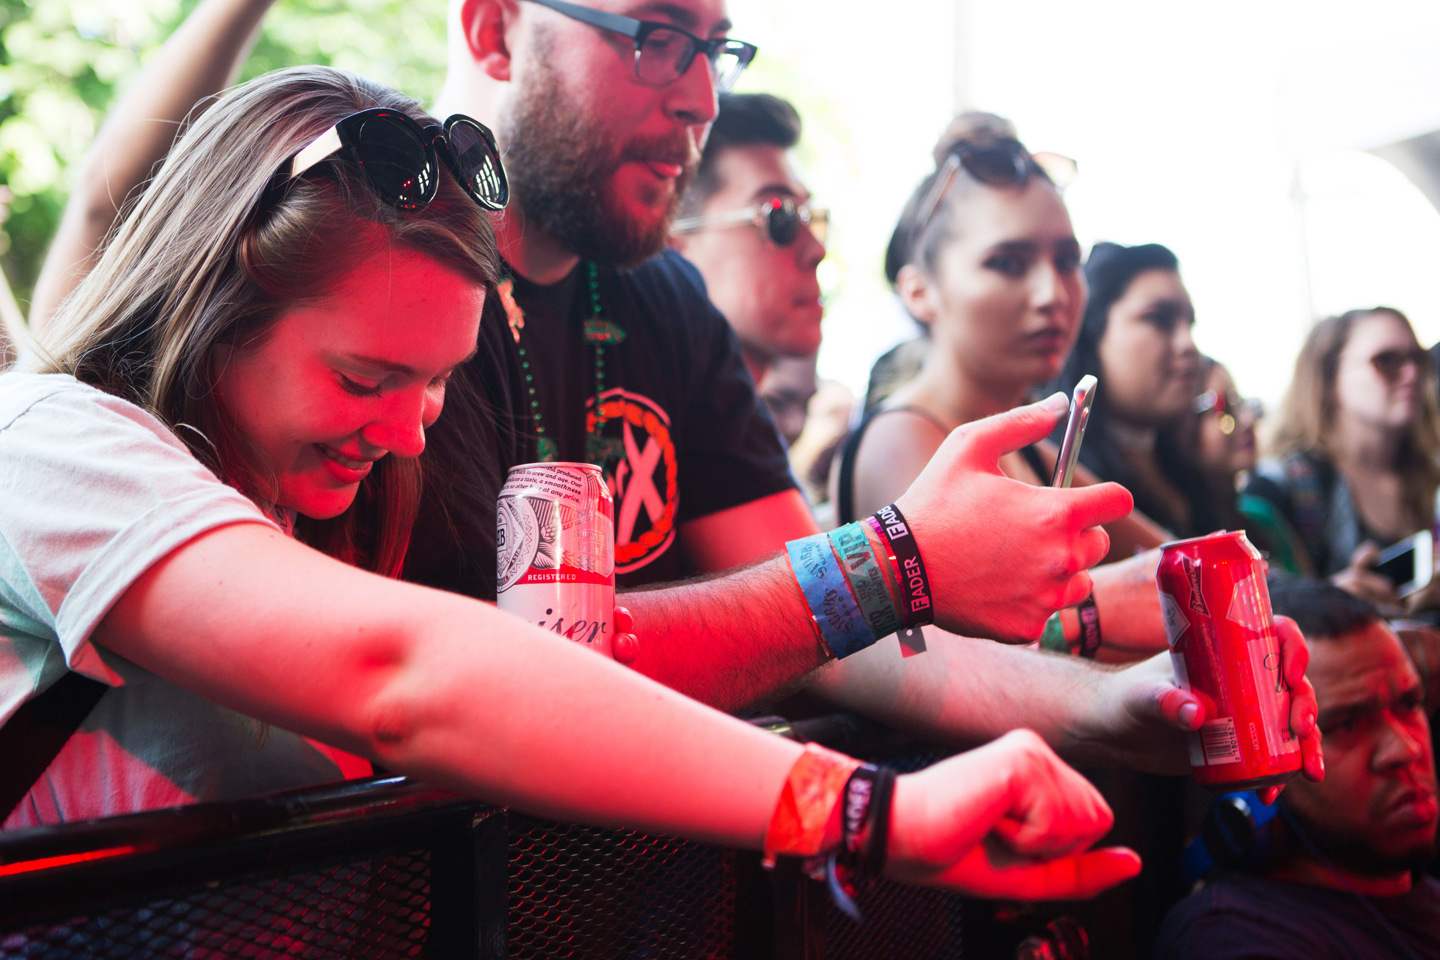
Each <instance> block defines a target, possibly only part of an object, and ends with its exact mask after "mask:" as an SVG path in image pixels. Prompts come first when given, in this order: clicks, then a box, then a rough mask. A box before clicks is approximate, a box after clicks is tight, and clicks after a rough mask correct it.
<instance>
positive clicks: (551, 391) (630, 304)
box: [406, 251, 795, 599]
mask: <svg viewBox="0 0 1440 960" xmlns="http://www.w3.org/2000/svg"><path fill="white" fill-rule="evenodd" d="M491 299H492V300H496V301H498V300H500V299H501V298H499V297H492V298H491ZM514 299H515V303H516V305H517V306H518V307H519V308H520V310H521V312H522V313H523V315H524V326H523V328H522V330H521V334H520V342H521V344H523V346H524V348H525V357H526V360H527V361H528V363H529V367H528V368H524V369H522V368H521V367H520V362H521V361H520V359H519V357H518V351H517V348H516V344H515V342H514V340H513V338H511V337H510V335H509V325H508V324H507V323H506V322H505V320H504V319H503V310H501V309H498V306H497V310H496V311H495V312H496V313H497V314H500V315H501V317H502V318H501V319H498V320H496V323H495V324H492V323H491V321H492V316H491V311H490V309H489V306H488V305H487V310H486V314H487V316H486V319H485V324H487V325H490V326H491V327H494V326H499V327H501V328H503V333H504V334H505V335H504V337H501V338H500V339H501V340H505V341H508V343H502V344H496V345H494V347H495V351H496V352H492V351H487V350H486V349H485V347H484V346H482V349H481V351H480V352H479V353H477V354H476V357H475V360H474V361H472V363H471V364H470V366H471V367H472V368H475V369H472V370H471V371H470V373H471V374H472V376H471V378H470V379H472V380H477V381H479V382H480V383H481V384H482V385H484V386H487V387H488V390H486V391H485V396H486V398H487V401H488V403H489V405H490V407H491V408H492V409H491V411H490V415H491V418H492V419H496V420H498V419H499V418H500V416H501V415H502V413H504V412H506V411H508V412H509V414H510V416H511V417H512V418H514V419H513V421H512V422H514V423H515V424H516V425H517V428H516V429H515V430H513V431H508V432H509V433H514V434H520V435H521V436H518V437H516V436H508V437H507V436H506V433H507V431H506V430H505V429H504V428H503V427H502V428H499V429H496V428H493V427H492V428H488V429H487V428H482V429H481V432H482V433H495V434H498V436H497V441H498V443H499V446H498V449H499V452H500V455H501V462H500V464H499V470H498V472H491V473H486V472H485V471H483V470H477V471H475V473H474V475H475V476H476V477H478V478H479V480H480V482H479V483H476V484H471V485H468V486H469V487H473V488H474V489H469V488H467V489H464V490H457V489H454V488H453V487H451V488H447V489H444V490H442V491H440V496H443V497H446V498H455V497H456V496H457V495H458V496H460V497H463V498H464V499H465V500H467V501H472V500H475V499H476V498H477V497H485V496H488V498H489V502H488V505H482V504H478V503H477V504H475V505H474V506H475V509H461V510H458V511H457V510H456V509H451V510H450V511H449V513H450V514H451V516H452V517H453V516H455V515H456V514H457V513H463V514H466V515H468V516H470V517H471V518H472V519H471V520H470V521H469V522H468V523H465V524H463V525H457V524H455V523H453V522H451V523H449V524H448V527H449V529H450V530H452V531H453V530H455V528H456V527H457V526H463V527H464V529H462V530H459V531H458V533H457V535H453V536H443V535H441V536H437V535H436V533H437V529H438V531H439V532H440V533H442V534H443V533H445V532H446V530H445V527H446V525H440V524H437V520H438V519H440V518H442V517H443V514H444V511H442V510H441V509H440V508H439V505H437V504H434V503H429V504H428V505H427V508H426V509H423V510H422V527H423V529H424V530H425V531H426V533H427V544H426V546H425V547H423V548H422V550H423V553H424V554H425V555H426V556H425V557H424V558H423V559H422V558H413V557H412V560H411V561H410V562H407V565H406V571H407V575H409V574H411V573H412V572H413V573H414V574H415V575H416V577H417V578H418V579H420V580H421V582H424V583H429V584H431V585H432V586H438V587H442V588H444V589H449V590H456V591H458V592H461V593H469V594H471V595H473V596H478V597H481V598H482V599H492V598H493V597H494V589H495V574H494V565H495V531H494V518H495V506H494V500H495V497H496V496H497V495H498V494H499V483H500V482H503V477H504V474H505V471H506V470H507V469H508V468H509V467H510V466H513V465H514V464H515V463H521V462H527V460H534V459H536V454H535V450H536V438H537V433H536V430H535V425H534V420H533V419H532V418H531V416H530V410H531V399H532V398H531V396H530V393H529V389H530V388H531V387H533V388H534V399H535V400H536V401H537V402H538V404H539V411H540V421H541V423H542V424H543V425H544V432H545V436H546V437H547V438H548V439H550V440H552V441H553V442H554V443H555V445H556V448H557V451H556V452H557V456H558V459H560V460H580V461H586V460H589V459H590V457H589V454H588V447H589V445H588V444H587V436H588V434H587V429H586V428H587V420H588V418H589V417H590V416H591V415H592V413H593V411H594V409H595V403H594V400H595V396H594V394H595V384H596V378H595V366H594V364H595V350H594V346H593V344H592V343H591V342H589V341H587V339H586V334H585V323H586V321H587V320H589V319H590V318H591V316H592V307H591V299H590V292H589V281H588V276H587V271H586V268H585V266H584V265H583V264H582V265H579V266H577V267H576V268H575V270H574V271H572V272H571V273H570V275H569V276H567V277H566V278H565V279H564V280H562V281H560V282H559V283H557V284H553V285H550V286H541V285H539V284H534V283H530V282H529V281H527V280H525V279H524V278H522V277H518V276H517V277H516V278H515V281H514ZM600 302H601V310H602V315H603V317H604V318H605V319H606V320H608V321H610V322H611V323H613V324H614V325H616V326H618V327H619V328H620V329H621V330H623V331H624V339H623V340H620V341H618V342H611V343H608V344H607V345H606V347H605V351H604V355H605V377H604V379H605V392H604V394H603V395H602V396H601V397H600V403H599V417H598V420H599V424H600V429H599V434H598V436H599V441H600V442H599V451H600V453H601V466H602V467H603V468H604V471H605V477H606V480H607V482H608V483H609V485H610V491H611V493H612V494H613V495H614V497H615V520H616V571H617V574H618V577H617V581H618V583H619V584H620V585H621V586H636V585H639V584H644V583H657V582H665V581H669V580H675V579H678V578H679V577H681V576H683V575H684V574H685V573H686V572H688V570H687V568H686V567H685V565H684V562H683V560H682V558H681V557H680V553H679V551H678V550H677V549H676V544H675V538H676V533H677V531H678V529H679V527H680V525H681V524H683V523H685V522H686V521H687V520H692V519H695V518H698V517H704V516H707V515H709V514H712V513H716V512H719V511H721V510H725V509H728V508H730V507H734V506H739V505H741V504H745V503H749V502H751V501H753V500H758V499H760V498H761V497H765V496H769V495H771V494H774V493H779V492H781V491H784V490H790V489H794V487H795V481H794V479H793V478H792V477H791V475H790V468H789V464H788V462H787V461H786V458H785V451H784V447H783V445H782V443H781V441H780V437H779V435H778V434H777V432H776V430H775V426H774V424H773V423H772V422H771V420H770V416H769V414H768V413H767V412H766V410H765V408H764V405H763V404H762V403H761V402H760V400H759V398H758V397H757V395H756V393H755V384H754V381H752V380H751V378H750V373H749V371H748V370H747V369H746V367H745V363H744V360H743V358H742V357H741V354H740V346H739V343H738V341H737V340H736V339H735V335H734V332H733V331H732V330H731V329H730V326H729V324H727V323H726V322H725V318H724V317H722V316H721V315H720V313H719V311H717V310H716V309H715V307H714V306H713V305H711V303H710V301H709V299H708V298H707V297H706V295H705V288H704V284H703V282H702V281H701V279H700V274H699V271H697V270H696V269H695V267H694V266H692V265H691V264H690V263H689V262H688V261H686V260H685V259H684V258H682V257H681V256H680V255H679V254H676V253H674V252H673V251H666V252H665V253H663V254H661V255H660V256H657V257H654V258H652V259H651V260H649V261H647V262H646V263H644V264H642V265H641V266H639V267H637V268H635V269H634V270H630V271H627V272H624V273H616V272H613V271H606V270H602V271H601V273H600ZM488 332H489V333H491V334H494V333H495V330H494V329H490V330H489V331H488ZM484 339H485V338H484V337H483V336H482V341H483V340H484ZM497 358H498V359H499V361H500V363H499V366H500V367H501V369H500V370H499V371H495V370H492V367H494V366H496V363H497ZM527 375H528V376H530V377H532V378H533V379H531V380H529V381H526V380H525V376H527ZM450 406H451V398H447V400H446V410H445V414H444V415H443V416H442V417H441V418H440V421H441V423H442V424H443V423H444V422H445V421H446V420H447V418H448V417H449V416H450V412H451V411H450ZM502 408H503V409H502ZM465 419H466V420H467V421H473V420H477V419H485V417H483V416H481V417H476V416H468V417H466V418H465ZM439 426H440V424H437V427H439ZM449 426H450V427H451V429H447V430H446V431H445V433H444V436H445V438H446V440H447V441H450V440H453V438H454V434H455V432H456V431H455V430H454V429H453V424H452V425H449ZM432 434H435V435H436V438H437V439H438V437H439V434H438V433H436V432H435V431H432ZM483 445H484V441H482V442H481V443H480V444H478V445H477V444H476V443H473V442H472V443H469V444H467V445H466V447H467V452H466V453H465V454H464V455H462V456H461V457H459V458H458V459H459V460H460V461H461V462H462V463H463V462H467V461H470V460H473V459H475V458H476V457H477V456H480V455H482V453H483V451H482V450H480V449H479V448H480V447H483ZM446 446H447V447H452V446H455V444H453V443H451V442H447V443H446ZM433 449H434V440H432V450H433ZM521 450H524V451H526V452H525V454H524V456H525V457H526V458H527V459H526V460H520V459H513V457H515V456H517V455H519V453H518V451H521ZM437 452H438V451H437ZM507 456H508V457H511V458H512V459H505V458H506V457H507ZM442 459H445V460H447V461H455V460H456V459H457V457H455V456H454V454H453V453H450V452H449V451H445V452H443V456H442ZM453 472H454V471H453V470H447V471H446V473H447V475H450V474H453ZM481 474H483V476H481ZM495 476H498V477H499V478H501V479H500V481H498V482H497V481H496V480H495V479H494V477H495ZM487 486H488V489H485V488H486V487H487ZM427 489H428V490H430V491H431V493H427V497H426V500H427V501H430V500H432V498H433V491H434V488H433V487H429V488H427ZM487 522H488V524H489V526H488V528H487V529H481V528H482V527H483V526H484V524H485V523H487ZM737 535H743V531H738V532H737ZM417 546H418V545H417ZM437 546H438V547H439V548H440V549H439V551H438V553H437V550H436V549H435V548H436V547H437ZM415 549H416V546H412V554H414V553H415Z"/></svg>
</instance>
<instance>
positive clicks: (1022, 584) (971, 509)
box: [624, 403, 1130, 709]
mask: <svg viewBox="0 0 1440 960" xmlns="http://www.w3.org/2000/svg"><path fill="white" fill-rule="evenodd" d="M1063 409H1064V407H1063V403H1062V404H1052V405H1049V406H1047V405H1046V404H1032V405H1030V406H1027V407H1020V408H1017V409H1016V410H1012V411H1009V412H1007V413H1004V414H1001V415H999V416H996V417H990V418H988V419H986V420H980V421H976V422H975V423H973V424H967V425H966V426H964V427H961V428H960V429H958V430H956V431H955V432H954V433H953V434H952V435H951V437H950V438H949V439H948V440H946V442H945V444H944V445H943V446H942V447H941V449H940V451H939V452H938V453H937V454H936V456H935V457H934V458H933V459H932V460H931V463H930V465H929V466H928V467H927V468H926V470H925V472H924V473H923V474H922V475H921V476H920V478H919V479H918V480H917V481H916V482H915V484H914V485H912V486H911V488H910V489H909V490H908V491H907V492H906V493H905V494H904V495H903V496H902V497H901V498H900V500H899V501H898V502H899V505H900V508H901V510H902V512H903V513H904V515H905V517H906V518H907V520H908V521H909V524H910V528H911V529H912V530H913V531H914V535H915V539H916V541H917V543H919V545H920V547H921V551H922V553H923V554H924V556H925V563H926V566H927V568H928V570H929V574H930V580H931V586H932V592H933V599H934V609H935V618H936V622H937V623H939V624H941V625H942V626H944V627H946V628H947V629H951V630H955V631H957V632H963V633H967V634H971V635H977V636H987V637H995V638H999V639H1002V640H1009V641H1016V640H1030V639H1033V638H1035V637H1037V636H1039V635H1040V631H1041V629H1042V628H1043V627H1044V624H1045V620H1046V618H1047V617H1048V616H1049V615H1050V613H1051V612H1053V611H1054V610H1056V609H1057V608H1059V607H1062V606H1067V605H1069V604H1073V603H1077V602H1078V601H1079V600H1080V599H1082V598H1083V597H1084V596H1085V595H1086V594H1088V593H1089V592H1090V578H1089V575H1088V574H1087V573H1086V570H1087V569H1088V568H1089V567H1090V566H1092V565H1093V564H1095V563H1096V562H1097V561H1098V560H1099V559H1100V558H1101V557H1103V556H1104V554H1105V550H1106V547H1107V542H1106V539H1105V533H1104V531H1103V530H1102V529H1100V527H1099V525H1100V524H1103V523H1106V522H1108V521H1110V520H1112V519H1114V518H1116V517H1120V516H1124V515H1125V514H1126V513H1128V512H1129V510H1130V496H1129V494H1128V493H1126V492H1125V491H1124V489H1123V488H1121V487H1118V486H1116V485H1115V484H1102V485H1100V486H1095V487H1087V488H1085V489H1083V490H1081V489H1076V490H1052V489H1049V488H1044V487H1033V486H1030V485H1029V484H1025V483H1020V482H1018V481H1015V480H1011V479H1009V478H1008V477H1006V476H1005V475H1004V474H1002V473H1001V472H1000V470H999V467H998V465H997V464H998V461H999V458H1000V456H1001V455H1002V454H1004V453H1005V452H1007V451H1009V450H1012V449H1015V448H1016V447H1020V446H1023V445H1025V444H1026V443H1030V442H1032V441H1034V440H1035V439H1037V438H1038V437H1042V436H1044V435H1045V434H1046V433H1047V432H1048V431H1049V430H1050V429H1051V428H1053V426H1054V424H1055V421H1056V419H1057V418H1058V416H1059V414H1060V413H1061V412H1063ZM741 534H750V535H753V536H755V537H756V538H765V537H769V536H773V533H772V531H770V530H768V529H761V530H757V531H750V530H738V531H732V536H735V535H741ZM782 542H783V541H782ZM772 544H773V545H772V549H773V548H775V547H779V546H781V543H773V541H772ZM624 603H625V606H627V607H628V608H629V609H630V610H631V612H632V613H633V614H634V617H635V626H636V632H637V634H638V635H639V637H640V643H639V652H638V656H636V657H635V659H634V661H633V664H632V665H633V666H634V667H635V668H636V669H637V670H639V671H641V672H642V673H645V674H647V675H648V676H651V677H654V678H655V679H657V680H659V681H661V682H662V683H664V684H666V685H667V686H670V687H673V688H675V689H678V690H680V691H681V692H683V693H686V694H688V695H690V696H693V697H695V698H697V699H699V700H703V701H704V702H706V703H710V704H713V705H715V706H720V707H722V708H730V709H733V708H736V707H740V706H743V705H745V704H748V703H751V702H754V701H755V700H758V699H761V698H763V697H767V696H772V695H774V694H775V693H776V692H778V691H781V690H783V689H785V688H786V687H787V686H788V685H790V684H793V683H795V682H796V681H798V680H800V679H801V678H802V677H803V676H804V675H805V674H807V673H808V672H810V671H812V670H813V669H815V668H816V667H818V666H819V665H820V664H822V663H823V662H824V661H825V659H826V656H825V654H824V652H823V651H822V649H821V648H820V645H819V643H818V642H817V641H816V639H815V635H814V632H813V628H812V626H811V618H810V610H809V608H808V607H807V606H806V604H805V602H804V600H803V598H802V596H801V593H800V588H799V587H798V586H797V584H796V581H795V577H794V574H793V573H792V572H791V569H790V564H789V561H788V560H787V559H785V558H784V555H783V554H781V555H779V556H775V555H772V556H771V558H770V559H767V560H763V561H760V562H759V563H757V564H754V565H752V566H750V567H748V568H745V569H742V570H739V571H735V572H732V573H729V574H725V575H721V576H718V577H715V578H712V579H710V580H706V581H701V582H698V583H688V584H680V585H673V586H668V587H664V588H660V589H654V590H641V591H634V592H629V593H626V594H625V595H624Z"/></svg>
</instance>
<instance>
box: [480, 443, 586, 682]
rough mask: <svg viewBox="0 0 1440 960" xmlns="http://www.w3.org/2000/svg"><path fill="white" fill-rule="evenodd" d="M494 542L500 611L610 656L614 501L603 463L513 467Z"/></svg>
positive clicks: (503, 493) (499, 507)
mask: <svg viewBox="0 0 1440 960" xmlns="http://www.w3.org/2000/svg"><path fill="white" fill-rule="evenodd" d="M495 549H496V553H497V555H498V560H499V565H498V569H497V571H496V573H497V594H498V595H497V597H496V601H497V602H498V604H499V606H500V609H501V610H507V611H509V612H510V613H513V614H515V615H516V616H519V617H521V618H522V619H524V620H528V621H530V622H531V623H533V624H535V625H536V626H539V627H543V628H544V629H546V630H549V631H550V632H552V633H558V634H560V635H561V636H563V637H565V638H566V639H569V640H575V641H577V642H579V643H583V644H585V645H586V646H588V647H590V648H592V649H594V650H598V651H599V652H600V653H603V654H604V655H605V656H607V657H608V656H610V652H611V641H612V638H611V630H610V622H611V619H612V618H613V617H614V614H615V503H614V500H613V499H612V498H611V496H610V489H609V487H607V486H606V485H605V478H604V476H603V475H602V474H601V472H600V468H599V467H597V466H595V465H594V464H590V463H525V464H521V465H519V466H516V467H511V468H510V473H509V475H508V476H507V477H506V479H505V486H504V487H502V488H501V490H500V500H499V503H497V504H496V510H495Z"/></svg>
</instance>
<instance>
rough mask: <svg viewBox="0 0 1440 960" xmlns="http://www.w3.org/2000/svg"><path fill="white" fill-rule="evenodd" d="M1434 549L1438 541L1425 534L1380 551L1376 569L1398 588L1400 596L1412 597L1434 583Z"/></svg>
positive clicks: (1413, 536)
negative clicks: (1432, 581)
mask: <svg viewBox="0 0 1440 960" xmlns="http://www.w3.org/2000/svg"><path fill="white" fill-rule="evenodd" d="M1433 548H1434V537H1433V536H1432V535H1431V533H1430V531H1429V530H1421V531H1419V532H1418V533H1414V534H1411V535H1410V536H1408V537H1406V538H1405V539H1404V540H1400V541H1398V542H1396V543H1392V544H1391V545H1390V546H1388V547H1386V548H1385V549H1384V550H1382V551H1380V556H1379V557H1377V558H1376V560H1375V563H1374V564H1373V568H1374V569H1375V570H1376V571H1377V572H1378V573H1379V574H1380V575H1381V576H1383V577H1384V578H1385V579H1387V580H1389V581H1390V582H1391V583H1393V584H1395V591H1396V593H1398V594H1399V595H1400V596H1402V597H1404V596H1409V595H1410V594H1412V593H1414V592H1415V591H1417V590H1419V589H1420V588H1422V587H1424V586H1425V585H1426V584H1428V583H1429V582H1430V578H1431V575H1432V574H1433V573H1434V564H1433V557H1432V553H1433Z"/></svg>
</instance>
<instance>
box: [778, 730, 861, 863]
mask: <svg viewBox="0 0 1440 960" xmlns="http://www.w3.org/2000/svg"><path fill="white" fill-rule="evenodd" d="M859 766H860V761H859V760H856V759H855V758H854V757H847V756H846V755H845V754H843V753H837V752H836V751H834V750H830V749H827V748H826V747H822V746H820V745H819V744H815V743H807V744H805V752H804V753H802V754H801V755H800V759H798V760H796V761H795V765H794V766H793V767H791V768H790V775H789V776H788V777H786V778H785V787H784V789H782V790H781V791H780V799H779V801H778V802H777V803H776V804H775V813H774V814H773V815H772V816H771V818H770V826H769V827H768V828H767V829H766V831H765V860H764V863H765V865H766V866H774V865H775V858H776V857H777V856H795V857H813V856H816V855H818V854H819V853H821V852H822V848H823V847H824V844H825V828H826V827H827V826H829V824H830V819H831V818H832V817H833V816H834V814H835V809H836V807H838V806H839V804H840V797H841V794H842V793H843V792H844V790H845V783H846V782H847V781H848V780H849V779H850V774H852V773H854V772H855V770H856V769H857V768H858V767H859ZM835 839H836V841H837V842H838V841H839V840H840V837H839V836H838V835H837V836H836V838H835Z"/></svg>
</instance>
